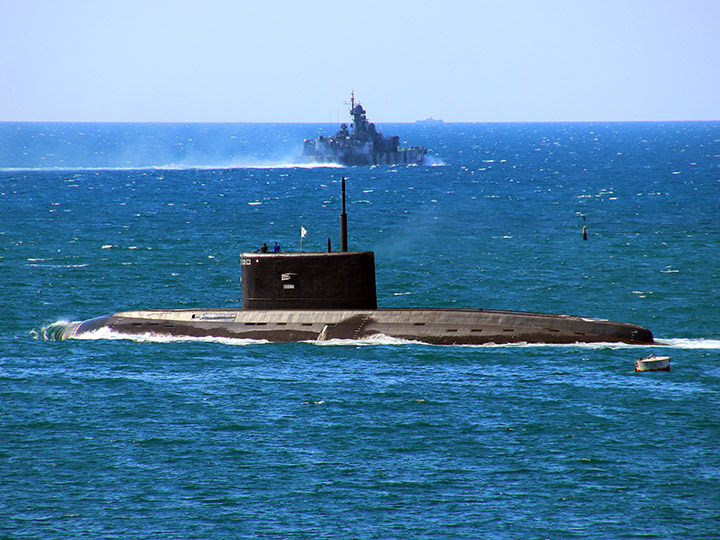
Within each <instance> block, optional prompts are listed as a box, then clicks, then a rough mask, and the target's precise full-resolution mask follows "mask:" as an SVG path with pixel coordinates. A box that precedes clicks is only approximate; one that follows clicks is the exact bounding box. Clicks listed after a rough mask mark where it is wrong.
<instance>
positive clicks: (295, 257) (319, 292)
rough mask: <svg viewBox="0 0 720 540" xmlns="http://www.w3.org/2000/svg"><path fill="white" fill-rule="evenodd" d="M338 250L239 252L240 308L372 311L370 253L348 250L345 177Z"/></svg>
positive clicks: (372, 264) (372, 256)
mask: <svg viewBox="0 0 720 540" xmlns="http://www.w3.org/2000/svg"><path fill="white" fill-rule="evenodd" d="M340 235H341V245H342V248H341V249H342V251H340V252H338V253H332V252H330V251H329V250H330V247H329V243H328V252H327V253H324V252H305V253H303V252H299V253H243V254H242V255H241V262H242V307H243V309H349V310H357V309H377V290H376V287H375V254H374V253H373V252H372V251H348V248H347V245H348V244H347V214H346V213H345V177H343V179H342V213H341V214H340Z"/></svg>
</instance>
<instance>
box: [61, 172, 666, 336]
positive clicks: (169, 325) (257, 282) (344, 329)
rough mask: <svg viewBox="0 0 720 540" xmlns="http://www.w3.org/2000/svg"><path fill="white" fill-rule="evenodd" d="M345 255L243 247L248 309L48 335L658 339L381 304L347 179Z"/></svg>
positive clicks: (148, 318)
mask: <svg viewBox="0 0 720 540" xmlns="http://www.w3.org/2000/svg"><path fill="white" fill-rule="evenodd" d="M342 192H343V197H342V213H341V215H340V218H341V219H340V229H341V246H342V247H341V251H340V252H330V245H329V243H328V252H327V253H326V252H298V253H285V252H282V253H253V252H248V253H243V254H242V255H241V274H242V309H237V308H220V309H154V310H138V311H126V312H122V313H115V314H112V315H105V316H102V317H98V318H95V319H90V320H87V321H84V322H75V323H70V324H69V325H66V326H64V327H62V328H59V329H54V330H53V331H52V332H50V334H51V336H52V337H53V338H54V339H71V338H82V337H83V336H84V335H87V334H88V333H90V332H94V331H97V330H103V329H106V330H111V331H113V332H114V333H118V334H124V335H141V336H149V337H152V336H175V337H215V338H240V339H255V340H267V341H274V342H287V341H323V340H330V339H351V340H358V339H360V340H362V339H367V338H371V337H373V336H377V335H384V336H389V337H393V338H399V339H404V340H412V341H420V342H423V343H430V344H438V345H459V344H472V345H480V344H487V343H498V344H505V343H558V344H568V343H597V342H615V343H630V344H639V345H645V344H651V343H653V335H652V332H650V330H648V329H646V328H643V327H642V326H638V325H635V324H627V323H622V322H614V321H607V320H604V319H592V318H587V317H577V316H571V315H552V314H545V313H530V312H520V311H503V310H486V309H433V308H420V309H418V308H415V309H378V306H377V294H376V285H375V255H374V253H373V252H371V251H348V246H347V214H346V213H345V178H343V179H342Z"/></svg>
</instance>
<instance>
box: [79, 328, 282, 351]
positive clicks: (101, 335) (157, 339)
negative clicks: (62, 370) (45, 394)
mask: <svg viewBox="0 0 720 540" xmlns="http://www.w3.org/2000/svg"><path fill="white" fill-rule="evenodd" d="M74 339H87V340H100V339H109V340H120V339H126V340H129V341H135V342H138V343H175V342H188V341H189V342H201V343H222V344H223V345H239V346H245V345H257V344H259V343H270V342H269V341H267V340H265V339H245V338H226V337H212V336H205V337H194V336H169V335H160V334H152V333H145V334H123V333H121V332H115V331H114V330H112V329H111V328H108V327H102V328H98V329H97V330H93V331H92V332H84V333H82V334H76V335H75V336H74Z"/></svg>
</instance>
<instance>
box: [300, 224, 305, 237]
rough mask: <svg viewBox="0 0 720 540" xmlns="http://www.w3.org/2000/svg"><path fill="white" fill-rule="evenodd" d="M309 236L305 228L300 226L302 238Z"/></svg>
mask: <svg viewBox="0 0 720 540" xmlns="http://www.w3.org/2000/svg"><path fill="white" fill-rule="evenodd" d="M306 236H307V231H306V230H305V227H303V226H302V225H300V238H305V237H306Z"/></svg>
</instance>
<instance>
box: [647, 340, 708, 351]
mask: <svg viewBox="0 0 720 540" xmlns="http://www.w3.org/2000/svg"><path fill="white" fill-rule="evenodd" d="M655 343H656V344H657V345H661V346H664V347H671V348H673V349H705V350H712V349H720V339H705V338H698V339H685V338H667V339H665V338H662V339H656V340H655Z"/></svg>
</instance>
